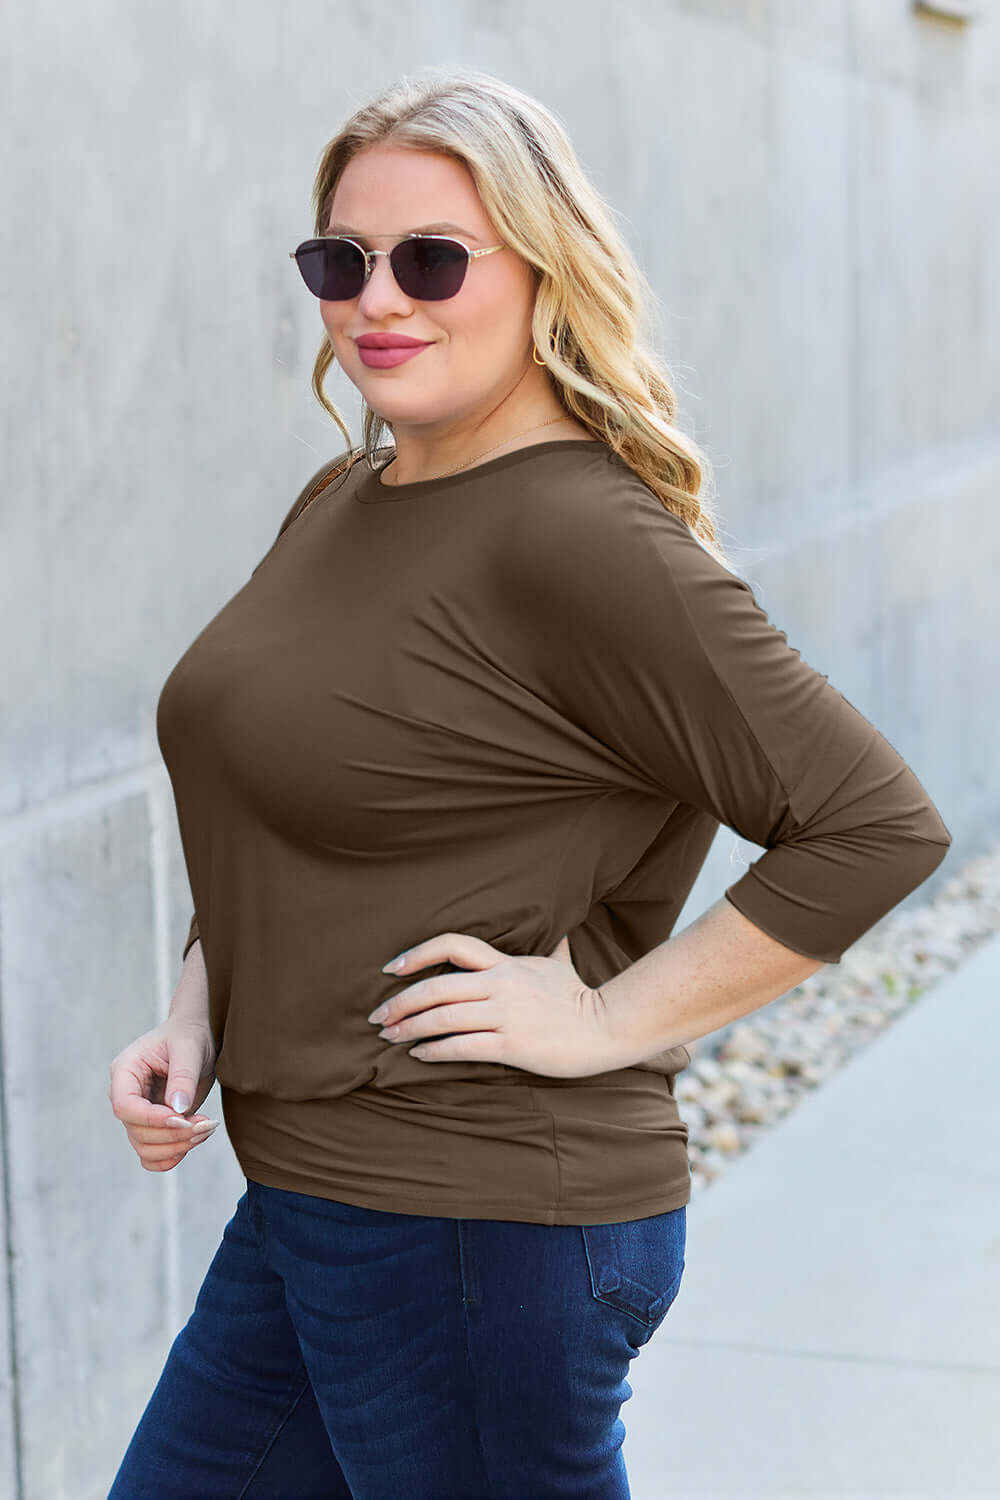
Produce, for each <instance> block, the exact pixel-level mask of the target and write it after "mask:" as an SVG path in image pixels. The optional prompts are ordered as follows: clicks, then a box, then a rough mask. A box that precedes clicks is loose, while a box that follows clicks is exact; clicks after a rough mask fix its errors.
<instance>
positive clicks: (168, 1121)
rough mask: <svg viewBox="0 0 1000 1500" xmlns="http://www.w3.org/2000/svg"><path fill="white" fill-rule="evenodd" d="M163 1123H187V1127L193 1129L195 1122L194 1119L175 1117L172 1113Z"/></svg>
mask: <svg viewBox="0 0 1000 1500" xmlns="http://www.w3.org/2000/svg"><path fill="white" fill-rule="evenodd" d="M163 1123H164V1125H186V1126H187V1128H188V1129H189V1130H191V1129H192V1128H193V1126H194V1123H195V1122H194V1121H193V1120H178V1119H175V1118H174V1116H173V1115H171V1117H170V1119H169V1120H164V1122H163Z"/></svg>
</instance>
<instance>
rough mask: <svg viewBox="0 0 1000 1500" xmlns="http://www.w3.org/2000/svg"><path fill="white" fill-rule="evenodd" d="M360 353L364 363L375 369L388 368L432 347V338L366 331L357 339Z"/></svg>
mask: <svg viewBox="0 0 1000 1500" xmlns="http://www.w3.org/2000/svg"><path fill="white" fill-rule="evenodd" d="M357 346H358V355H359V358H360V359H361V363H362V364H363V365H368V366H370V367H371V368H372V369H374V370H388V369H391V368H392V366H393V365H401V364H404V363H405V362H406V361H407V360H408V359H412V358H413V356H414V355H415V354H419V353H420V351H421V350H422V349H428V348H429V347H430V340H427V341H422V340H420V339H411V338H407V337H406V336H405V335H404V334H398V333H366V334H363V335H362V337H361V338H360V339H358V340H357Z"/></svg>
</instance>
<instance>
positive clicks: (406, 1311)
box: [108, 1181, 686, 1500]
mask: <svg viewBox="0 0 1000 1500" xmlns="http://www.w3.org/2000/svg"><path fill="white" fill-rule="evenodd" d="M685 1230H686V1211H685V1208H684V1207H681V1208H675V1209H673V1210H671V1211H668V1212H666V1213H661V1214H654V1215H652V1216H651V1217H649V1218H644V1219H632V1220H626V1221H624V1222H622V1223H615V1224H589V1225H588V1224H584V1225H555V1226H549V1225H542V1224H524V1223H520V1222H515V1221H512V1220H507V1219H452V1218H432V1217H429V1216H423V1215H419V1214H400V1213H387V1212H385V1211H384V1210H381V1209H371V1208H358V1207H355V1206H353V1205H351V1204H347V1203H340V1202H337V1201H334V1200H332V1199H328V1198H317V1197H313V1196H312V1195H310V1194H306V1193H293V1192H287V1191H285V1190H283V1189H280V1188H272V1187H265V1186H263V1185H262V1184H261V1183H258V1182H253V1181H248V1182H247V1186H246V1191H245V1192H244V1193H243V1195H242V1197H241V1198H240V1199H239V1202H238V1203H237V1205H236V1211H235V1213H234V1214H233V1216H232V1218H231V1219H230V1220H229V1222H228V1223H227V1225H226V1227H225V1230H224V1232H223V1236H222V1242H221V1244H220V1246H219V1248H218V1250H217V1251H216V1253H215V1257H214V1259H213V1260H212V1263H211V1265H210V1266H209V1268H208V1271H207V1273H206V1275H205V1280H204V1282H203V1284H202V1286H201V1289H200V1291H199V1293H198V1297H197V1300H196V1302H195V1306H194V1311H193V1312H192V1314H191V1316H190V1318H189V1319H188V1321H187V1323H186V1324H185V1326H184V1327H183V1328H182V1329H181V1331H180V1333H178V1335H177V1337H176V1338H175V1339H174V1342H173V1344H172V1345H171V1348H170V1352H169V1354H168V1357H167V1361H166V1364H165V1366H164V1369H163V1372H162V1374H161V1375H160V1378H159V1381H158V1383H157V1385H156V1388H155V1389H154V1391H153V1394H152V1396H151V1397H150V1399H149V1402H148V1404H147V1406H146V1409H145V1411H144V1413H143V1415H142V1417H141V1419H140V1421H139V1425H138V1426H137V1428H136V1430H135V1432H134V1434H133V1436H132V1439H131V1442H130V1443H129V1446H128V1449H127V1451H126V1453H125V1456H124V1458H123V1459H122V1463H121V1466H120V1468H119V1470H118V1473H117V1475H116V1477H115V1480H114V1482H113V1484H112V1487H111V1491H110V1494H109V1496H108V1500H164V1497H169V1500H312V1497H314V1496H324V1497H325V1500H549V1497H552V1500H555V1497H557V1496H558V1497H565V1500H569V1497H572V1500H628V1497H629V1486H628V1479H627V1476H626V1472H625V1461H624V1457H623V1454H622V1452H621V1445H622V1440H623V1439H624V1437H625V1424H624V1423H623V1422H622V1420H621V1418H620V1417H619V1409H620V1407H621V1405H622V1403H623V1402H624V1401H626V1400H628V1398H629V1397H630V1396H631V1395H632V1387H631V1386H630V1385H629V1383H628V1380H627V1379H626V1372H627V1371H628V1368H629V1364H630V1361H631V1360H632V1359H633V1358H634V1357H635V1356H636V1355H637V1354H638V1353H639V1351H640V1349H641V1347H642V1345H643V1344H645V1343H647V1342H648V1341H649V1339H650V1338H651V1337H652V1335H653V1334H654V1333H655V1331H656V1329H657V1328H658V1327H659V1326H660V1324H661V1322H662V1321H663V1319H664V1318H665V1317H666V1314H667V1310H668V1309H669V1307H670V1304H671V1303H672V1302H673V1300H674V1298H675V1297H676V1296H677V1293H678V1291H679V1289H680V1282H681V1275H682V1273H683V1269H684V1246H685Z"/></svg>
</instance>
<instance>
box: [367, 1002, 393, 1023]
mask: <svg viewBox="0 0 1000 1500" xmlns="http://www.w3.org/2000/svg"><path fill="white" fill-rule="evenodd" d="M388 1014H389V1007H388V1005H380V1006H379V1007H378V1009H377V1010H373V1011H372V1013H371V1015H370V1016H369V1017H368V1019H369V1021H371V1023H372V1025H373V1026H374V1025H377V1023H378V1022H379V1021H384V1020H385V1018H386V1016H387V1015H388Z"/></svg>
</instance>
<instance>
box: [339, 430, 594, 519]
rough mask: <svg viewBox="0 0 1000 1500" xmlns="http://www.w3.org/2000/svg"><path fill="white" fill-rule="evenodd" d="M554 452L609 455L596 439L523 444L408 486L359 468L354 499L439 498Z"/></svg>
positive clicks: (373, 502) (377, 471) (372, 501)
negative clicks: (386, 481) (590, 450)
mask: <svg viewBox="0 0 1000 1500" xmlns="http://www.w3.org/2000/svg"><path fill="white" fill-rule="evenodd" d="M557 448H571V449H580V448H596V449H598V450H599V451H601V452H603V453H610V452H611V450H610V449H609V448H608V446H607V444H606V443H602V442H601V440H600V439H599V438H548V439H546V441H545V442H544V443H525V444H524V445H523V446H522V447H520V448H513V449H512V450H511V451H510V452H509V453H501V454H500V456H499V458H490V459H487V460H486V462H485V463H481V464H474V465H473V466H472V468H469V469H463V470H460V471H459V472H458V473H457V474H443V475H441V477H440V478H438V479H414V480H412V481H411V482H410V483H409V484H383V483H382V480H381V477H380V476H381V473H382V470H383V469H384V468H386V467H387V464H380V465H379V467H378V468H377V469H374V470H372V469H369V468H368V466H367V465H366V464H362V472H361V478H360V480H359V481H358V485H357V488H356V489H355V492H354V498H355V499H356V500H360V501H361V503H362V504H364V505H378V504H380V503H381V502H382V501H385V500H416V499H420V498H421V496H424V495H435V494H439V493H440V492H441V491H442V490H453V489H459V488H461V486H462V485H463V484H469V483H472V482H473V481H475V480H476V479H479V478H481V477H488V476H489V475H491V474H496V473H497V472H498V471H499V470H501V469H506V468H509V467H511V466H512V465H513V464H517V463H523V462H524V461H525V460H526V459H528V458H531V457H532V456H533V455H534V454H540V453H552V452H554V451H555V450H556V449H557ZM380 451H383V450H380ZM384 451H387V452H389V453H390V454H391V452H392V450H391V449H387V450H384Z"/></svg>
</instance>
